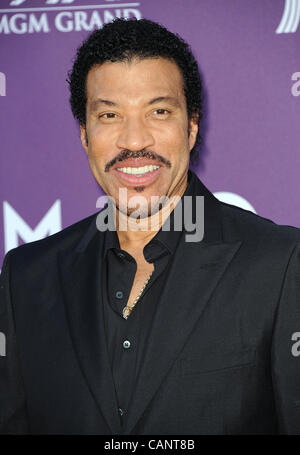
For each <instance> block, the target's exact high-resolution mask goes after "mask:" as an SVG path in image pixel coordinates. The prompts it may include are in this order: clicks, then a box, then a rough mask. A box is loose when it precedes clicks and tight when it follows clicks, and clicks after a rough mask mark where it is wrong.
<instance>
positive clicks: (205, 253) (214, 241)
mask: <svg viewBox="0 0 300 455" xmlns="http://www.w3.org/2000/svg"><path fill="white" fill-rule="evenodd" d="M197 180H198V179H197ZM197 194H200V195H204V215H205V216H204V221H205V227H204V239H203V240H202V241H200V242H185V241H183V242H179V245H178V248H177V250H176V252H175V255H174V259H173V262H172V266H171V270H170V274H169V276H168V280H167V282H166V285H165V287H164V289H163V292H162V295H161V298H160V301H159V304H158V306H157V311H156V313H155V317H154V320H153V325H152V328H151V332H150V336H149V339H148V344H147V349H146V353H145V357H144V360H143V364H142V366H141V369H140V373H139V376H138V379H137V383H136V388H135V391H134V393H133V395H132V402H131V404H130V406H129V412H128V416H127V422H126V424H125V431H124V434H130V432H132V430H134V427H135V425H136V424H137V422H138V420H139V419H140V417H141V416H142V414H143V412H144V411H145V409H146V408H147V406H148V405H149V403H150V401H151V399H152V398H153V396H154V394H155V393H156V391H157V390H158V388H159V387H160V384H161V383H162V381H163V379H164V377H165V376H166V374H167V373H168V370H169V369H170V368H171V367H172V364H173V363H174V361H175V360H176V358H177V357H178V355H179V354H180V352H181V350H182V347H183V346H184V344H185V342H186V341H187V338H188V336H189V335H190V333H191V332H192V330H193V328H194V327H195V325H196V324H197V321H198V319H199V318H200V317H201V315H202V312H203V310H204V308H205V306H206V304H207V303H208V301H209V299H210V297H211V295H212V293H213V291H214V289H215V288H216V286H217V285H218V283H219V281H220V280H221V279H222V276H223V275H224V273H225V271H226V269H227V268H228V266H229V264H230V262H231V260H232V259H233V257H234V255H235V254H236V253H237V251H238V249H239V248H240V246H241V244H242V241H241V240H239V239H234V240H231V241H229V242H225V241H223V238H222V224H221V213H220V203H219V201H218V200H217V199H216V198H215V197H214V196H213V195H212V193H210V192H209V190H207V189H206V187H205V186H204V185H203V184H202V182H201V181H200V180H198V184H197ZM193 210H194V209H193ZM166 321H167V322H168V323H166ZM174 334H176V335H174Z"/></svg>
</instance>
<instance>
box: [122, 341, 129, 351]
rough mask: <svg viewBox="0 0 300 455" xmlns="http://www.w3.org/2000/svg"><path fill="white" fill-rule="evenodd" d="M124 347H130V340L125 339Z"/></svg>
mask: <svg viewBox="0 0 300 455" xmlns="http://www.w3.org/2000/svg"><path fill="white" fill-rule="evenodd" d="M123 348H125V349H128V348H130V341H128V340H126V341H124V343H123Z"/></svg>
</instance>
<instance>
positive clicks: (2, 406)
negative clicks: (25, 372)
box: [0, 250, 29, 434]
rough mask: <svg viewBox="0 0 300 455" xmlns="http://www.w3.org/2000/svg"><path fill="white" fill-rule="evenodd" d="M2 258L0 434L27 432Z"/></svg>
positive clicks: (7, 261) (7, 273) (6, 268)
mask: <svg viewBox="0 0 300 455" xmlns="http://www.w3.org/2000/svg"><path fill="white" fill-rule="evenodd" d="M11 253H12V250H11V251H10V252H8V253H7V254H6V256H5V258H4V262H3V267H2V272H1V276H0V434H28V433H29V422H28V416H27V409H26V398H25V391H24V386H23V381H22V376H21V368H20V362H19V357H18V346H17V335H16V331H15V324H14V318H13V307H12V302H11V294H10V260H11Z"/></svg>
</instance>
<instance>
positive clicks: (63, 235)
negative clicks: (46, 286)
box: [6, 212, 99, 263]
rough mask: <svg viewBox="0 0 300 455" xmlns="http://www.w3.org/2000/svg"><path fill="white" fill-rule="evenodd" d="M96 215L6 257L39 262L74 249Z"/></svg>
mask: <svg viewBox="0 0 300 455" xmlns="http://www.w3.org/2000/svg"><path fill="white" fill-rule="evenodd" d="M98 213H99V212H96V213H93V214H92V215H89V216H87V217H86V218H83V219H81V220H79V221H77V222H76V223H73V224H71V225H70V226H68V227H66V228H64V229H62V230H61V231H59V232H57V233H55V234H52V235H49V236H48V237H45V238H43V239H40V240H35V241H33V242H28V243H25V244H23V245H19V246H17V247H16V248H13V249H11V250H10V251H9V252H8V253H7V255H6V256H10V257H14V258H16V259H17V261H18V262H20V263H23V260H24V261H25V262H26V263H27V260H30V261H32V260H33V259H34V258H39V259H40V260H41V259H42V258H43V257H49V256H52V255H55V256H56V253H57V252H58V251H59V250H61V249H65V248H72V247H73V246H74V248H75V247H76V245H77V244H78V242H79V241H80V239H81V238H82V236H83V235H84V234H85V232H86V231H87V230H88V229H89V226H90V225H91V224H92V223H93V219H94V220H95V223H96V216H97V215H98Z"/></svg>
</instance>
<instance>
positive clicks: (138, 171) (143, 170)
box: [117, 165, 160, 177]
mask: <svg viewBox="0 0 300 455" xmlns="http://www.w3.org/2000/svg"><path fill="white" fill-rule="evenodd" d="M159 167H160V166H152V165H149V166H141V167H118V168H117V170H118V171H120V172H124V174H131V175H134V176H136V177H139V176H141V177H142V176H143V175H145V174H147V173H148V172H153V171H156V169H158V168H159Z"/></svg>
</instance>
